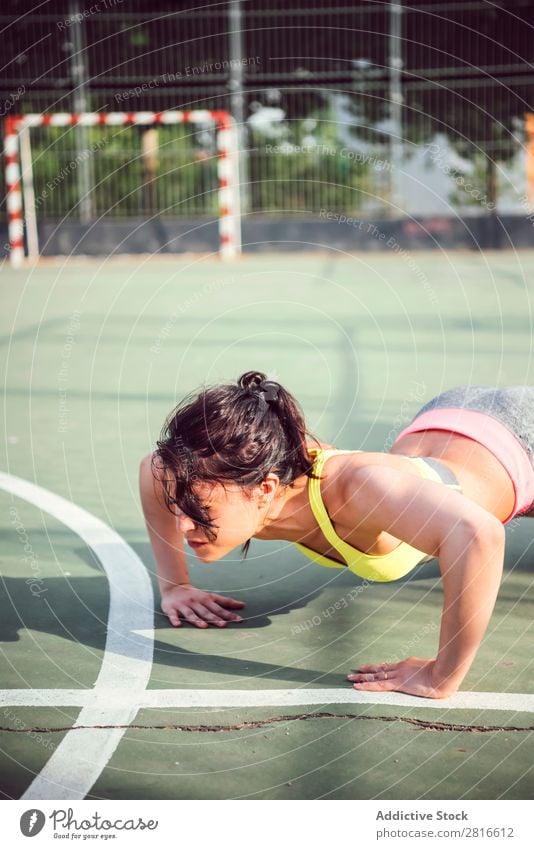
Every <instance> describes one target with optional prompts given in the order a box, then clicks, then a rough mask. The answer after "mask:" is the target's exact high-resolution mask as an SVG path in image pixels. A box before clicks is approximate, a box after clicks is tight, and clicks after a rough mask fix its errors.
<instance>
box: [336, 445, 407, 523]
mask: <svg viewBox="0 0 534 849" xmlns="http://www.w3.org/2000/svg"><path fill="white" fill-rule="evenodd" d="M387 469H392V470H394V471H395V472H397V473H398V472H402V473H405V474H409V475H411V476H415V477H416V478H419V479H421V475H420V473H419V471H418V470H417V468H416V467H415V465H414V463H413V462H412V461H411V460H409V459H408V458H407V457H403V456H402V455H399V454H387V453H385V452H382V451H357V452H354V453H352V452H351V453H348V454H337V455H336V454H334V455H333V456H332V457H330V458H329V459H328V461H327V462H326V463H325V464H324V466H323V479H324V484H322V485H321V489H322V490H324V493H325V495H326V498H325V506H326V507H327V510H328V512H329V513H330V515H331V516H334V515H335V513H336V512H339V511H342V510H343V508H344V507H345V506H346V505H347V501H348V500H350V496H351V494H353V493H354V491H355V490H357V489H359V487H360V485H361V483H362V482H363V481H364V479H365V480H368V479H369V476H370V475H372V474H373V470H376V471H377V472H379V470H381V471H382V475H383V472H384V471H385V470H387Z"/></svg>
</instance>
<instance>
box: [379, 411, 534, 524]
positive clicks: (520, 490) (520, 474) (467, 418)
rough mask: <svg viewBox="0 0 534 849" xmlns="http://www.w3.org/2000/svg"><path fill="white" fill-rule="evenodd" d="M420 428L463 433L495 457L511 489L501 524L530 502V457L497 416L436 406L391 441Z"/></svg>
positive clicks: (533, 474) (533, 496)
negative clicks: (508, 510)
mask: <svg viewBox="0 0 534 849" xmlns="http://www.w3.org/2000/svg"><path fill="white" fill-rule="evenodd" d="M421 430H448V431H452V432H453V433H459V434H461V435H462V436H467V437H469V438H470V439H474V440H475V441H476V442H479V443H480V444H481V445H483V446H484V447H485V448H487V449H488V451H491V453H492V454H493V455H494V456H495V457H496V458H497V460H499V462H500V463H501V464H502V465H503V466H504V468H505V469H506V471H507V472H508V475H509V477H510V480H511V482H512V486H513V487H514V493H515V504H514V509H513V511H512V513H511V514H510V515H509V516H508V518H507V519H505V520H504V522H503V524H504V523H505V522H508V521H510V519H512V518H513V517H514V516H515V515H517V514H518V513H522V512H523V511H525V510H526V509H527V508H528V507H530V506H531V504H532V503H533V502H534V469H533V468H532V464H531V462H530V458H529V456H528V454H527V452H526V451H525V449H524V448H523V446H522V445H521V443H520V442H519V440H518V439H517V438H516V437H515V436H514V434H513V433H512V431H510V430H508V428H507V427H505V426H504V425H503V424H501V422H500V421H498V419H495V418H493V416H489V415H487V414H486V413H480V412H479V411H478V410H464V409H460V408H456V407H438V408H437V409H435V410H428V411H427V412H426V413H421V415H420V416H417V418H416V419H415V421H413V422H412V423H411V424H410V425H408V427H406V428H404V430H403V431H401V432H400V433H399V435H398V436H397V437H396V439H395V442H397V440H399V439H400V438H401V436H406V434H408V433H417V432H418V431H421ZM393 444H395V443H393Z"/></svg>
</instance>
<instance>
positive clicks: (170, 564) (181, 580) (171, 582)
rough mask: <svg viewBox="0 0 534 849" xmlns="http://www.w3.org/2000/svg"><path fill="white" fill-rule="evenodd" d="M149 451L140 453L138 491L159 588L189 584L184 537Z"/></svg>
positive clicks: (164, 588) (162, 589) (165, 588)
mask: <svg viewBox="0 0 534 849" xmlns="http://www.w3.org/2000/svg"><path fill="white" fill-rule="evenodd" d="M151 459H152V455H151V454H148V455H147V456H146V457H143V459H142V460H141V463H140V466H139V494H140V496H141V505H142V507H143V513H144V517H145V523H146V527H147V531H148V535H149V537H150V543H151V545H152V550H153V552H154V557H155V560H156V569H157V576H158V584H159V588H160V590H161V592H162V593H163V592H164V591H165V590H168V589H171V588H172V587H178V586H184V585H185V586H191V583H190V580H189V570H188V568H187V561H186V555H185V551H184V537H183V534H182V533H180V530H179V528H178V523H177V518H176V516H173V514H172V513H171V512H170V511H169V510H168V509H167V507H166V504H165V500H164V495H163V486H162V484H161V482H159V481H158V480H157V479H156V478H155V477H154V474H153V472H152V468H151Z"/></svg>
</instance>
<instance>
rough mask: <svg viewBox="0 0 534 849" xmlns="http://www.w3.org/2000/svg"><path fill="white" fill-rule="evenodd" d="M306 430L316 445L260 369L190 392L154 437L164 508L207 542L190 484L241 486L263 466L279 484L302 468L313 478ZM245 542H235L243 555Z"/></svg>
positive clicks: (252, 482)
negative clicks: (199, 530) (186, 518)
mask: <svg viewBox="0 0 534 849" xmlns="http://www.w3.org/2000/svg"><path fill="white" fill-rule="evenodd" d="M307 436H309V437H310V438H311V439H313V440H314V441H315V442H317V444H318V445H319V444H320V443H319V442H318V440H317V439H316V437H314V436H313V435H312V434H311V433H309V432H308V430H307V429H306V423H305V420H304V414H303V412H302V409H301V407H300V405H299V404H298V402H297V401H296V400H295V398H294V397H293V396H292V395H291V394H290V393H289V392H288V391H287V389H284V387H283V386H281V385H280V384H279V383H277V382H276V381H273V380H267V377H266V375H265V374H263V373H262V372H259V371H247V372H246V373H245V374H242V375H241V377H240V378H239V380H238V381H237V382H236V383H224V384H219V385H218V386H212V387H208V388H205V389H203V390H202V391H201V392H200V393H199V394H196V393H192V394H191V395H189V396H187V397H186V398H184V400H183V401H181V402H180V404H178V406H177V407H175V409H174V410H173V411H172V412H171V413H170V414H169V415H168V416H167V419H166V421H165V424H164V426H163V429H162V432H161V435H160V439H159V440H158V441H157V443H156V444H157V449H156V451H155V452H154V454H153V457H152V467H153V470H154V467H155V464H156V463H157V465H158V469H159V474H158V477H159V479H160V480H161V481H162V484H163V489H164V494H165V502H166V505H167V508H168V509H169V510H170V511H171V513H174V510H173V505H175V504H176V505H177V506H178V508H179V510H180V511H181V512H182V513H185V514H186V515H187V516H189V517H190V518H191V519H192V520H193V521H194V522H195V523H196V524H198V525H200V526H201V527H202V528H203V529H204V532H205V534H206V536H207V537H208V539H210V540H211V541H213V540H215V539H216V537H217V534H216V533H215V531H214V528H217V527H218V526H217V525H215V524H214V523H213V522H211V521H210V519H209V514H208V511H207V510H206V509H205V507H203V505H202V504H201V500H200V497H199V494H198V492H197V491H196V487H197V485H198V484H202V483H219V484H222V485H223V486H224V485H225V484H226V483H228V482H230V481H231V482H234V483H236V484H238V485H239V486H241V487H243V489H245V490H248V489H252V488H253V487H254V486H257V485H258V484H260V483H261V481H262V480H263V479H264V478H265V476H266V475H267V474H268V473H269V472H273V473H274V474H276V475H277V476H278V478H279V479H280V483H281V484H283V485H291V484H292V483H293V481H294V480H295V479H296V478H298V477H299V476H300V475H303V474H304V475H307V476H308V477H316V475H315V474H314V473H313V458H312V457H310V455H309V453H308V450H307V446H306V442H307V439H306V437H307ZM161 471H163V473H164V474H163V476H162V475H161ZM175 515H176V514H175ZM249 544H250V540H247V542H246V543H245V544H244V546H243V548H242V551H243V554H244V555H245V556H246V554H247V551H248V547H249Z"/></svg>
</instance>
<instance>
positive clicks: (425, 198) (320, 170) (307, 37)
mask: <svg viewBox="0 0 534 849" xmlns="http://www.w3.org/2000/svg"><path fill="white" fill-rule="evenodd" d="M290 5H291V7H290V8H287V6H288V4H287V3H285V2H281V0H263V2H261V8H260V2H255V0H254V2H251V0H249V1H248V2H247V0H241V2H239V0H231V2H220V3H216V4H212V5H211V6H206V5H204V6H202V7H201V8H198V9H192V8H191V4H190V3H178V4H176V3H172V4H170V3H169V4H164V3H158V2H156V3H155V4H148V3H146V2H145V3H143V2H130V1H129V0H122V2H121V0H98V2H95V3H93V4H92V5H91V4H87V5H84V0H71V2H70V3H69V4H68V6H67V4H65V3H62V2H59V0H57V2H56V0H49V2H45V3H44V4H40V5H39V6H35V4H29V3H28V4H26V6H25V5H24V4H21V3H18V4H17V6H18V7H19V8H18V12H17V14H14V13H12V14H9V13H8V14H2V15H0V24H1V26H2V28H3V30H4V54H5V63H6V67H5V71H4V80H3V82H2V89H1V92H0V112H1V113H2V114H3V115H7V114H15V113H19V112H45V111H54V112H57V111H65V112H81V111H108V112H109V111H144V110H150V111H162V110H165V109H202V108H206V109H227V110H230V111H231V112H232V114H233V115H234V118H235V119H236V121H237V122H238V124H239V126H240V128H241V138H240V171H241V195H242V210H243V211H244V212H248V213H264V214H268V215H272V214H276V215H303V214H310V213H314V214H317V212H318V211H319V210H321V209H322V208H328V209H331V210H337V211H340V212H341V211H343V212H346V213H349V214H357V215H359V216H361V217H369V218H373V217H389V218H399V217H403V216H406V215H424V214H428V215H432V214H437V213H440V214H442V213H447V214H456V213H460V214H462V215H469V214H481V213H482V214H487V215H491V214H494V213H495V212H501V211H503V212H514V211H517V212H520V211H523V210H524V206H525V197H526V195H527V194H528V191H529V187H528V183H527V167H526V160H527V157H526V153H525V147H526V145H525V142H526V136H525V115H526V113H528V112H530V111H531V110H532V109H533V104H534V96H533V95H534V73H533V72H532V70H531V65H530V64H529V63H528V61H527V57H529V56H530V53H531V51H530V44H531V41H532V39H531V36H530V32H531V26H532V24H533V23H534V20H533V19H534V7H533V5H532V4H529V3H524V2H522V0H510V2H508V3H507V4H506V8H501V7H497V6H496V5H495V4H494V3H488V2H478V0H473V1H472V2H469V0H457V1H456V2H455V0H449V2H430V0H423V1H422V2H421V0H420V1H419V2H418V1H417V0H414V2H411V3H410V5H409V6H407V5H406V4H404V3H400V2H399V3H389V4H388V3H378V2H376V3H375V2H348V0H334V2H333V3H332V5H331V6H328V5H327V4H325V3H324V0H322V2H317V0H300V2H293V3H291V4H290ZM23 7H24V8H23ZM145 131H146V128H143V129H141V128H128V129H127V130H126V129H125V128H116V129H113V128H107V127H94V128H90V129H85V130H83V131H82V130H80V129H68V130H66V129H62V130H60V129H57V128H56V129H52V128H49V129H47V128H40V129H36V130H34V131H32V148H33V159H34V184H35V195H36V199H37V201H38V203H37V210H38V215H39V216H40V218H41V220H58V219H61V218H62V217H63V216H65V215H67V214H69V215H70V216H71V217H74V218H76V217H79V218H80V220H84V219H87V218H92V217H98V216H101V215H107V216H110V217H123V218H124V217H129V216H139V215H156V214H159V215H176V216H180V215H192V214H193V215H213V214H215V213H216V204H217V196H216V182H217V181H216V161H215V149H214V144H215V142H214V136H213V133H212V131H211V130H209V129H207V128H202V127H200V128H199V127H193V126H183V127H180V128H159V129H158V130H157V135H155V136H153V137H152V152H151V154H147V144H146V138H144V132H145ZM148 147H150V146H148ZM150 156H151V158H150ZM72 162H75V163H76V167H75V168H74V169H73V168H71V167H70V166H69V163H72ZM150 163H151V164H150ZM58 175H63V177H62V179H60V180H59V181H58V179H57V178H58ZM54 182H55V186H54V190H53V191H49V192H47V191H46V187H47V185H49V184H50V183H54ZM84 187H85V189H84ZM39 199H40V200H39Z"/></svg>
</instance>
